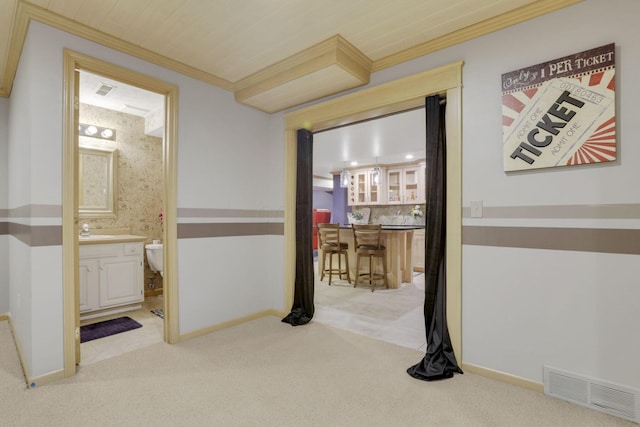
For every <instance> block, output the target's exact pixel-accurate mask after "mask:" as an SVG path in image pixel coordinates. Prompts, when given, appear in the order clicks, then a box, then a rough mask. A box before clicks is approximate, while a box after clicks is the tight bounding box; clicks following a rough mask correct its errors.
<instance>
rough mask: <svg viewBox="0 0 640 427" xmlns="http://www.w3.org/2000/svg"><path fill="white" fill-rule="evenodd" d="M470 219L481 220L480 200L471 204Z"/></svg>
mask: <svg viewBox="0 0 640 427" xmlns="http://www.w3.org/2000/svg"><path fill="white" fill-rule="evenodd" d="M471 218H482V200H478V201H474V202H471Z"/></svg>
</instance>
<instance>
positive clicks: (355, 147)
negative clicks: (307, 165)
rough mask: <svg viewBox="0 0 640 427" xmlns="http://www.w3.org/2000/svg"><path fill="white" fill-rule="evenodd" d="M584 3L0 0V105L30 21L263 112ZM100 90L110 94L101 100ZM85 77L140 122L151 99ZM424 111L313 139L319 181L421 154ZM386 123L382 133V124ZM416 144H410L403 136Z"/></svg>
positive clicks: (90, 91)
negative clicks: (349, 165) (351, 165)
mask: <svg viewBox="0 0 640 427" xmlns="http://www.w3.org/2000/svg"><path fill="white" fill-rule="evenodd" d="M579 1H581V0H395V1H389V0H322V1H310V0H242V1H238V0H29V1H24V0H0V96H9V94H10V93H11V87H12V84H13V77H14V75H15V71H16V69H17V64H18V60H19V57H20V51H21V48H22V44H23V43H24V38H25V36H26V32H27V28H28V23H29V22H30V21H31V20H36V21H38V22H42V23H45V24H47V25H51V26H53V27H56V28H60V29H62V30H64V31H67V32H70V33H72V34H76V35H78V36H81V37H83V38H85V39H88V40H92V41H94V42H96V43H100V44H103V45H105V46H108V47H111V48H113V49H116V50H120V51H122V52H125V53H128V54H131V55H134V56H137V57H139V58H141V59H144V60H146V61H149V62H152V63H155V64H158V65H161V66H163V67H166V68H169V69H172V70H174V71H177V72H180V73H182V74H185V75H188V76H191V77H193V78H195V79H198V80H201V81H204V82H206V83H209V84H212V85H215V86H218V87H221V88H223V89H226V90H228V91H231V92H233V93H234V95H235V98H236V100H237V101H238V102H242V103H245V104H247V105H250V106H252V107H254V108H257V109H259V110H261V111H265V112H269V113H272V112H276V111H282V110H285V109H289V108H293V107H295V106H298V105H301V104H303V103H306V102H310V101H313V100H316V99H319V98H322V97H326V96H329V95H332V94H336V93H339V92H341V91H345V90H348V89H352V88H354V87H357V86H360V85H364V84H367V83H368V82H369V76H370V74H371V73H372V72H375V71H379V70H382V69H385V68H387V67H391V66H393V65H397V64H400V63H402V62H405V61H409V60H411V59H414V58H417V57H419V56H423V55H426V54H428V53H431V52H434V51H437V50H440V49H443V48H446V47H449V46H452V45H455V44H457V43H461V42H464V41H466V40H469V39H472V38H475V37H479V36H481V35H484V34H487V33H490V32H493V31H497V30H499V29H501V28H505V27H507V26H510V25H514V24H516V23H519V22H522V21H525V20H528V19H532V18H535V17H537V16H540V15H543V14H545V13H549V12H552V11H554V10H557V9H560V8H562V7H565V6H568V5H571V4H574V3H577V2H579ZM103 83H106V84H112V85H115V86H116V89H115V90H114V91H112V92H111V93H110V94H109V95H108V96H106V97H101V96H96V95H95V91H96V89H97V88H98V87H99V86H100V85H102V84H103ZM154 95H155V94H151V93H149V92H146V91H142V90H139V89H136V88H133V87H131V86H128V85H125V84H123V83H119V82H114V81H110V80H108V79H105V78H102V77H100V76H95V75H91V74H89V73H82V74H81V102H85V103H88V104H92V105H98V106H102V107H105V108H109V109H112V110H116V111H123V112H127V113H130V114H136V115H140V116H145V115H146V114H147V110H149V111H153V110H154V109H156V105H158V106H159V107H158V108H161V104H162V100H161V99H160V100H158V98H157V97H158V95H155V96H154ZM423 114H424V112H423V111H421V110H419V111H414V112H408V113H406V114H401V115H396V116H390V117H387V118H384V119H379V120H376V121H373V122H365V123H362V124H358V125H354V126H350V127H348V128H340V129H336V130H331V131H326V132H322V133H318V134H316V135H315V136H314V140H315V142H316V143H315V144H314V146H315V152H314V175H316V176H325V177H328V176H330V172H331V171H336V170H339V169H341V168H342V167H343V166H344V165H345V162H351V161H354V160H355V161H358V162H359V164H360V165H368V164H369V165H370V164H374V163H375V162H376V161H378V162H380V163H381V164H387V163H398V162H402V161H405V160H404V155H405V154H407V153H414V154H415V155H416V158H420V157H424V147H423V141H424V122H423V118H422V117H423ZM382 123H384V126H383V125H382ZM407 135H411V137H407Z"/></svg>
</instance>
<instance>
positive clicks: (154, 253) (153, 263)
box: [145, 243, 164, 277]
mask: <svg viewBox="0 0 640 427" xmlns="http://www.w3.org/2000/svg"><path fill="white" fill-rule="evenodd" d="M145 249H146V250H147V262H149V268H151V270H152V271H154V272H156V273H160V276H162V277H164V276H163V274H162V269H163V262H164V259H163V256H164V254H163V252H164V251H163V246H162V243H149V244H148V245H146V246H145Z"/></svg>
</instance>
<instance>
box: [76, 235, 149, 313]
mask: <svg viewBox="0 0 640 427" xmlns="http://www.w3.org/2000/svg"><path fill="white" fill-rule="evenodd" d="M144 240H145V237H143V236H134V235H92V236H88V237H81V238H80V239H79V244H80V248H79V276H80V278H79V285H80V315H81V318H83V319H87V318H91V317H95V316H93V314H95V315H100V316H102V315H105V314H111V313H117V312H122V311H128V310H135V309H138V308H140V307H141V305H140V304H139V303H141V302H142V301H144ZM94 312H95V313H94Z"/></svg>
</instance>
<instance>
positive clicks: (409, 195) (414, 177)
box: [402, 168, 424, 203]
mask: <svg viewBox="0 0 640 427" xmlns="http://www.w3.org/2000/svg"><path fill="white" fill-rule="evenodd" d="M402 173H403V179H402V184H403V186H402V201H403V202H404V203H418V200H419V198H420V188H419V187H420V185H419V179H418V168H410V169H404V170H403V172H402ZM423 199H424V197H423Z"/></svg>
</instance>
